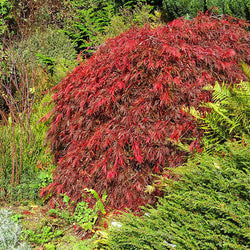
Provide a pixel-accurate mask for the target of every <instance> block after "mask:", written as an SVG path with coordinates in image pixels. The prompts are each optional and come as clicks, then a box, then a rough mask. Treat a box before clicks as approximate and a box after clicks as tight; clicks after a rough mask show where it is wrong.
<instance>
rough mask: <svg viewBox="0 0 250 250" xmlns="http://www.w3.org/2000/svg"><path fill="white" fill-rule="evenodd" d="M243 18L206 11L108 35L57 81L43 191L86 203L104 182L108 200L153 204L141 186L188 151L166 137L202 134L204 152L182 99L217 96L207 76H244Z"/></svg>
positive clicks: (194, 101)
mask: <svg viewBox="0 0 250 250" xmlns="http://www.w3.org/2000/svg"><path fill="white" fill-rule="evenodd" d="M229 24H230V25H229ZM246 25H247V23H246V22H244V21H241V20H235V19H230V18H229V19H221V20H218V19H214V18H212V17H209V16H205V15H200V16H198V17H197V18H195V19H194V20H191V21H188V20H185V19H178V20H175V21H174V22H172V23H170V24H169V25H168V26H160V27H158V28H156V29H151V28H150V27H148V26H146V27H144V28H142V29H136V28H134V29H131V30H130V31H128V32H126V33H123V34H122V35H120V36H118V37H116V38H114V39H110V40H108V42H107V43H106V44H105V45H103V46H101V47H100V49H99V50H98V52H97V53H96V54H94V55H93V56H92V57H91V58H90V59H89V60H87V61H86V62H84V63H83V64H81V65H80V66H79V67H77V68H76V69H75V70H74V71H73V72H72V73H71V74H69V75H68V76H67V77H66V78H64V80H63V81H62V82H61V83H60V84H59V85H58V86H56V87H55V88H54V90H55V91H56V93H55V95H54V97H53V100H54V102H55V108H54V110H53V112H52V113H51V114H52V116H51V118H52V122H51V128H50V130H49V134H48V138H49V139H50V142H51V146H52V150H53V152H54V154H55V159H56V162H57V169H56V170H55V171H54V177H53V178H54V182H53V183H52V184H51V185H50V186H48V187H47V188H46V189H44V190H42V192H41V195H43V196H44V197H46V195H47V194H48V193H50V194H52V195H53V196H54V197H55V196H59V194H60V193H66V194H67V195H68V196H69V197H71V198H72V199H73V200H75V201H80V200H81V199H82V190H83V189H84V188H91V189H94V190H96V191H97V192H98V194H99V195H100V196H102V194H103V192H104V190H105V189H106V191H107V195H108V198H107V207H108V208H118V209H123V208H125V207H129V208H132V209H138V207H139V206H140V205H142V204H144V203H145V202H153V199H154V196H153V195H151V196H150V195H148V194H145V192H144V191H145V188H146V186H147V185H148V184H150V183H151V182H152V180H153V179H154V177H153V176H152V174H153V173H158V172H161V171H162V169H163V167H165V166H170V167H174V166H176V165H180V164H182V163H183V160H184V156H185V155H186V153H184V152H181V151H180V150H178V149H177V148H176V146H175V145H173V144H172V143H171V142H170V140H168V138H171V139H172V140H175V141H178V140H179V141H181V142H183V143H190V142H191V141H190V140H191V139H192V138H193V137H196V138H197V141H195V144H193V145H194V147H195V148H196V149H197V150H199V142H198V139H199V137H200V132H199V131H198V130H197V129H196V127H195V125H194V123H193V120H192V118H191V117H189V116H186V114H185V112H182V106H183V105H186V106H195V107H197V106H198V105H199V104H200V102H201V101H208V100H210V93H209V92H206V91H204V90H202V88H203V87H204V85H205V84H207V83H208V82H209V83H211V82H214V81H215V80H219V81H223V80H225V81H226V80H229V81H236V80H237V79H241V78H243V77H244V75H243V73H242V71H241V69H240V66H239V65H238V62H239V61H240V60H241V59H242V60H245V61H246V62H247V61H248V60H249V58H248V57H247V56H246V55H249V51H250V46H249V34H248V32H247V31H246V29H245V26H246ZM59 197H60V196H59ZM51 202H53V199H51Z"/></svg>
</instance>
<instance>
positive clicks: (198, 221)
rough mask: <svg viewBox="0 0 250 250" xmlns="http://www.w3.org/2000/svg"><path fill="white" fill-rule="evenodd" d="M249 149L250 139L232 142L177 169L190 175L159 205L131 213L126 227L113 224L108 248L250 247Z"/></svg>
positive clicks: (172, 187) (124, 221) (125, 220)
mask: <svg viewBox="0 0 250 250" xmlns="http://www.w3.org/2000/svg"><path fill="white" fill-rule="evenodd" d="M249 150H250V146H249V140H248V142H247V146H242V144H240V143H236V142H235V143H232V144H231V145H230V144H228V143H227V144H226V145H225V146H224V149H223V153H222V152H221V154H217V155H213V156H211V155H207V154H205V153H204V154H202V155H201V156H197V159H196V160H195V161H189V162H188V164H187V166H186V167H185V168H186V169H178V168H177V170H178V171H179V173H181V174H182V175H183V174H184V173H183V172H185V173H186V174H185V175H184V176H182V177H180V179H179V181H172V180H169V181H168V182H167V184H166V187H165V192H166V195H165V197H164V198H161V199H160V200H159V204H158V205H157V207H156V209H155V208H149V209H145V210H144V212H145V213H144V215H142V217H136V216H134V215H133V214H127V215H126V214H125V215H124V217H122V218H119V219H118V220H119V221H120V222H121V224H122V227H120V228H116V227H113V226H110V228H109V231H108V232H107V234H108V238H107V239H106V240H107V241H106V249H159V250H160V249H248V248H249V247H250V244H249V242H250V238H249V233H248V230H249V226H250V224H249V221H250V211H249V201H250V195H249V184H250V183H249V174H250V172H249V165H250V161H249ZM184 170H185V171H184ZM103 248H104V247H103Z"/></svg>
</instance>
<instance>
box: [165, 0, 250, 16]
mask: <svg viewBox="0 0 250 250" xmlns="http://www.w3.org/2000/svg"><path fill="white" fill-rule="evenodd" d="M163 6H164V9H165V11H166V14H167V18H168V19H175V18H178V17H180V16H185V15H188V16H191V17H195V16H196V15H197V13H198V12H199V11H202V12H206V11H207V10H208V9H210V8H213V7H217V11H215V12H216V13H218V14H230V15H233V16H235V17H238V18H244V19H247V20H250V2H249V1H248V0H163Z"/></svg>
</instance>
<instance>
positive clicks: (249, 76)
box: [241, 62, 250, 81]
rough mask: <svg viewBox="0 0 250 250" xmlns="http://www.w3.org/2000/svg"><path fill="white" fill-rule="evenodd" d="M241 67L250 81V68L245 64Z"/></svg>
mask: <svg viewBox="0 0 250 250" xmlns="http://www.w3.org/2000/svg"><path fill="white" fill-rule="evenodd" d="M241 67H242V70H243V72H244V74H245V75H246V77H247V78H248V80H249V81H250V66H249V65H248V64H246V63H244V62H243V63H242V64H241Z"/></svg>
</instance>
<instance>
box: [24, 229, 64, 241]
mask: <svg viewBox="0 0 250 250" xmlns="http://www.w3.org/2000/svg"><path fill="white" fill-rule="evenodd" d="M24 234H25V237H26V238H27V240H28V241H29V242H30V243H35V244H38V245H40V244H44V243H48V242H50V241H51V240H52V239H55V238H58V237H60V236H62V235H63V231H62V230H58V229H55V228H53V227H51V226H43V227H41V228H40V229H38V230H36V231H32V230H30V229H27V230H24Z"/></svg>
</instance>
